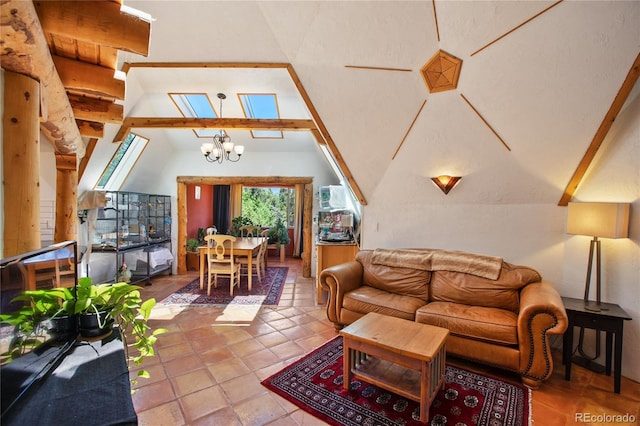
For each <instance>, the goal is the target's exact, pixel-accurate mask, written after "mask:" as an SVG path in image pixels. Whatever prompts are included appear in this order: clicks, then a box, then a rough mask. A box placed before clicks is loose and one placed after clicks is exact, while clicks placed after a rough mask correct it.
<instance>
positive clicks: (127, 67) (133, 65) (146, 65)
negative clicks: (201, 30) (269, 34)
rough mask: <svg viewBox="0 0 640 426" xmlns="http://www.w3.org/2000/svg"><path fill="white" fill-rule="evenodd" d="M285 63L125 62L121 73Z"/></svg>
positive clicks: (284, 66) (286, 66) (258, 66)
mask: <svg viewBox="0 0 640 426" xmlns="http://www.w3.org/2000/svg"><path fill="white" fill-rule="evenodd" d="M289 66H290V65H289V64H287V63H278V62H274V63H268V62H125V63H124V64H123V65H122V71H123V72H125V73H128V72H129V70H130V69H131V68H285V69H286V68H288V67H289Z"/></svg>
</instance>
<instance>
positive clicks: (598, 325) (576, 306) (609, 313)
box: [562, 297, 631, 393]
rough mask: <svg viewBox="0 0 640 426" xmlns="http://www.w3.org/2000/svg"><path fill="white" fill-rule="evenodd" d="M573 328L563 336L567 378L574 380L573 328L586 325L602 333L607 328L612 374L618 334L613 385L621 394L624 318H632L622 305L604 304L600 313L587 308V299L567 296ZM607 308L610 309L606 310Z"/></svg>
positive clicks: (608, 357)
mask: <svg viewBox="0 0 640 426" xmlns="http://www.w3.org/2000/svg"><path fill="white" fill-rule="evenodd" d="M562 302H563V303H564V307H565V310H566V311H567V317H568V318H569V327H567V331H565V333H564V337H563V339H562V362H563V363H564V378H565V380H571V355H572V351H573V327H584V328H590V329H593V330H596V331H597V332H598V333H599V332H601V331H605V332H606V333H607V336H606V339H607V340H606V364H605V372H606V374H607V376H610V375H611V353H612V352H613V349H614V345H613V335H615V358H614V366H613V370H614V375H613V388H614V391H615V393H620V375H621V372H622V331H623V325H624V321H625V320H626V321H629V320H631V317H630V316H629V315H628V314H627V313H626V312H625V311H624V310H623V309H622V308H621V307H620V306H619V305H616V304H613V303H602V304H601V307H602V308H603V310H601V311H599V312H595V311H591V310H588V309H586V308H585V302H584V300H583V299H574V298H571V297H563V298H562ZM605 309H606V310H605Z"/></svg>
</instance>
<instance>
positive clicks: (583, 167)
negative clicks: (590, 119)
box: [558, 53, 640, 207]
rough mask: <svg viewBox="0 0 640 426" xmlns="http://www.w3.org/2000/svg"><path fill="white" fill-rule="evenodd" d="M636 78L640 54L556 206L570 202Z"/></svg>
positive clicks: (639, 67)
mask: <svg viewBox="0 0 640 426" xmlns="http://www.w3.org/2000/svg"><path fill="white" fill-rule="evenodd" d="M638 76H640V53H639V54H638V56H636V60H635V61H634V63H633V65H632V66H631V69H630V70H629V72H628V73H627V77H626V78H625V79H624V81H623V82H622V86H620V89H619V90H618V94H617V95H616V97H615V98H614V99H613V102H612V103H611V106H610V107H609V111H607V113H606V114H605V116H604V118H603V119H602V123H600V127H598V130H597V131H596V134H595V135H594V136H593V140H592V141H591V144H590V145H589V147H588V148H587V152H585V153H584V156H583V157H582V160H580V163H579V164H578V167H577V168H576V170H575V171H574V172H573V175H572V176H571V179H570V180H569V183H568V184H567V186H566V188H565V189H564V193H563V194H562V197H560V201H558V206H561V207H566V206H567V205H568V204H569V201H571V198H573V194H575V192H576V190H577V189H578V186H579V185H580V182H582V178H583V177H584V175H585V174H586V173H587V170H588V169H589V167H590V166H591V163H592V161H593V159H594V157H595V156H596V154H597V152H598V150H599V149H600V146H601V145H602V142H604V139H605V138H606V137H607V134H608V133H609V130H611V126H612V125H613V122H614V121H615V120H616V117H617V116H618V114H619V113H620V110H621V109H622V106H623V105H624V103H625V102H626V100H627V98H628V97H629V94H630V93H631V91H632V90H633V86H635V84H636V81H638Z"/></svg>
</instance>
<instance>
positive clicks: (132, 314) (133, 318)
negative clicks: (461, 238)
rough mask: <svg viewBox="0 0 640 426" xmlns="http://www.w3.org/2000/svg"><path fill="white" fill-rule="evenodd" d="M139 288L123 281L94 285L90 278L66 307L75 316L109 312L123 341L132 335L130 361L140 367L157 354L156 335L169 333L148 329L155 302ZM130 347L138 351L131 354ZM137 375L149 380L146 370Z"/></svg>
mask: <svg viewBox="0 0 640 426" xmlns="http://www.w3.org/2000/svg"><path fill="white" fill-rule="evenodd" d="M140 288H141V287H139V286H136V285H132V284H128V283H123V282H120V283H115V284H112V283H105V284H98V285H93V284H92V280H91V278H89V277H85V278H80V279H79V280H78V285H77V292H76V296H77V297H76V299H75V300H67V301H65V302H63V307H64V309H65V311H67V312H71V311H72V312H74V313H76V314H83V313H96V314H98V313H99V312H101V311H105V310H108V311H110V317H111V318H113V319H114V320H115V322H116V323H117V324H118V326H119V330H120V333H121V334H122V337H123V341H127V339H126V337H127V336H133V340H134V341H133V343H127V346H126V348H127V359H128V361H131V362H133V363H134V364H135V365H140V364H142V361H143V359H144V358H145V357H150V356H154V355H155V350H154V348H153V346H154V345H155V344H156V342H157V340H158V338H157V336H158V335H160V334H163V333H166V332H167V330H166V329H164V328H158V329H155V330H153V329H152V328H151V326H149V324H148V321H149V317H150V315H151V310H152V309H153V307H154V306H155V304H156V300H155V299H153V298H151V299H148V300H146V301H143V300H142V298H141V296H140ZM101 327H102V325H101ZM130 347H132V348H134V349H135V350H136V351H137V352H136V353H135V354H133V355H132V354H130V353H129V351H128V348H130ZM137 375H138V377H146V378H148V377H149V373H148V372H147V371H146V370H140V371H138V374H137Z"/></svg>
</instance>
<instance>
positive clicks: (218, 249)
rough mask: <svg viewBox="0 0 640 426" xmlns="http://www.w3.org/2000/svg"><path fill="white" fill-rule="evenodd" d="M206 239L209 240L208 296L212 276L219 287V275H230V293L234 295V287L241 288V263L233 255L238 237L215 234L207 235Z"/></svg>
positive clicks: (208, 294)
mask: <svg viewBox="0 0 640 426" xmlns="http://www.w3.org/2000/svg"><path fill="white" fill-rule="evenodd" d="M204 240H205V241H206V242H207V296H210V295H211V276H213V286H214V287H216V288H217V287H218V275H228V276H229V294H230V295H231V296H233V288H234V287H238V288H240V264H239V263H237V262H236V261H235V259H234V257H233V243H234V241H235V240H236V237H234V236H232V235H224V234H214V235H207V236H206V237H204ZM225 244H226V245H225Z"/></svg>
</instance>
